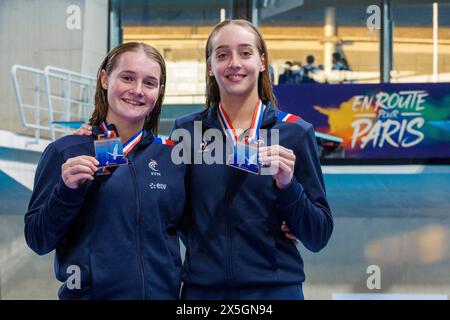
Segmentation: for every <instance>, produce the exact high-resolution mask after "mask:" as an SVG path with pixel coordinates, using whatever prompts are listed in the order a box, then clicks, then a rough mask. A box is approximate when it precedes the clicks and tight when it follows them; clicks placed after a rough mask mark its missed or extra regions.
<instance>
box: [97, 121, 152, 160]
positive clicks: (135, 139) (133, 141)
mask: <svg viewBox="0 0 450 320" xmlns="http://www.w3.org/2000/svg"><path fill="white" fill-rule="evenodd" d="M100 129H102V132H103V134H104V136H105V138H115V137H117V133H116V132H115V131H114V130H108V129H109V127H108V123H107V122H106V120H104V121H103V122H102V123H101V124H100ZM143 135H144V130H143V129H142V130H141V131H139V132H138V133H136V134H135V135H134V136H132V137H131V138H130V139H128V141H127V142H125V143H124V144H123V153H124V154H128V153H129V152H130V151H131V150H132V149H133V148H134V146H136V145H137V144H138V143H139V141H141V139H142V136H143Z"/></svg>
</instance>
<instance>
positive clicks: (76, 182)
mask: <svg viewBox="0 0 450 320" xmlns="http://www.w3.org/2000/svg"><path fill="white" fill-rule="evenodd" d="M98 164H99V163H98V161H97V159H95V158H94V157H90V156H78V157H73V158H69V159H67V161H66V162H65V163H63V165H62V166H61V176H62V180H63V182H64V184H65V185H66V186H67V187H69V188H70V189H78V187H80V186H81V185H82V184H83V183H85V182H86V181H88V180H89V181H92V180H94V174H95V172H97V171H98V168H97V165H98Z"/></svg>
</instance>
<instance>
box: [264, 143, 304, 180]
mask: <svg viewBox="0 0 450 320" xmlns="http://www.w3.org/2000/svg"><path fill="white" fill-rule="evenodd" d="M259 161H260V162H261V163H262V164H264V166H267V167H269V172H270V174H271V175H272V177H273V178H274V179H275V183H276V185H277V187H278V188H279V189H283V188H285V187H287V186H288V185H289V184H290V183H291V180H292V177H293V175H294V166H295V154H294V152H293V151H292V150H291V149H287V148H285V147H283V146H280V145H274V146H264V147H260V148H259Z"/></svg>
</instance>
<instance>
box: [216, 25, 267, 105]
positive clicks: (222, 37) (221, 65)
mask: <svg viewBox="0 0 450 320" xmlns="http://www.w3.org/2000/svg"><path fill="white" fill-rule="evenodd" d="M211 47H212V53H211V57H210V63H209V65H208V75H209V76H214V77H215V80H216V81H217V84H218V86H219V91H220V96H221V98H222V99H224V98H225V97H226V96H230V97H242V98H243V99H246V98H247V97H249V96H253V95H254V96H255V98H257V97H258V78H259V75H260V72H262V71H264V70H265V66H264V57H263V56H261V55H260V53H259V51H258V49H257V47H256V37H255V34H254V33H252V32H251V31H250V30H248V29H247V28H244V27H242V26H239V25H233V24H230V25H227V26H225V27H223V28H222V29H220V30H219V31H218V32H217V33H216V34H215V35H214V37H213V38H212V41H211Z"/></svg>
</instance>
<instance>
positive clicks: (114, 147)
mask: <svg viewBox="0 0 450 320" xmlns="http://www.w3.org/2000/svg"><path fill="white" fill-rule="evenodd" d="M100 129H101V130H102V132H103V134H102V135H99V136H98V140H95V141H94V148H95V158H96V159H97V160H98V162H99V165H98V167H99V168H101V169H102V170H99V171H97V175H105V174H110V173H111V170H109V168H110V167H115V166H120V165H123V164H128V159H127V157H126V156H127V154H128V153H130V151H131V150H132V149H133V148H134V147H135V146H136V145H137V144H138V143H139V141H141V139H142V136H143V134H144V131H143V130H141V131H139V132H138V133H136V134H135V135H134V136H133V137H131V138H130V139H128V141H127V142H125V143H124V144H123V145H122V141H121V139H120V138H119V137H118V135H117V132H116V131H115V130H114V127H113V126H112V125H111V126H110V125H108V123H107V122H106V120H105V121H103V122H102V123H101V124H100Z"/></svg>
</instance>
